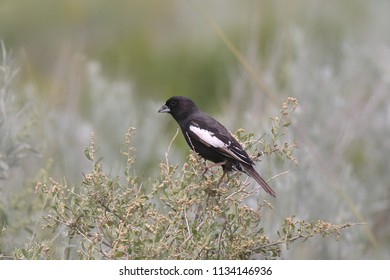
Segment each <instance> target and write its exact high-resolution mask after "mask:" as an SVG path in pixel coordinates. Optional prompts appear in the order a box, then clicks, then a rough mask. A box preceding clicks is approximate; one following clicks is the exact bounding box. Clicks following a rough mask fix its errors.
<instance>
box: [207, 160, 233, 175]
mask: <svg viewBox="0 0 390 280" xmlns="http://www.w3.org/2000/svg"><path fill="white" fill-rule="evenodd" d="M226 163H227V161H226V160H224V161H222V162H216V163H214V164H211V165H209V166H207V165H206V166H205V167H204V171H203V172H202V177H203V176H204V174H206V172H207V171H208V170H209V169H210V168H213V167H216V166H222V165H225V164H226Z"/></svg>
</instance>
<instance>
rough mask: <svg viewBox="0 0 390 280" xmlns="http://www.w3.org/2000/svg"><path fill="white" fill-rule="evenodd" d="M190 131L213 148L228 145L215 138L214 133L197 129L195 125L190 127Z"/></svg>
mask: <svg viewBox="0 0 390 280" xmlns="http://www.w3.org/2000/svg"><path fill="white" fill-rule="evenodd" d="M190 130H191V131H192V132H193V133H195V134H196V135H197V136H198V137H199V138H200V139H202V140H203V141H204V142H206V143H208V144H209V145H211V146H213V147H214V148H222V147H227V145H226V144H225V143H224V142H222V141H221V140H220V139H218V137H216V136H214V133H212V132H211V131H208V130H206V129H202V128H199V127H196V126H194V125H190Z"/></svg>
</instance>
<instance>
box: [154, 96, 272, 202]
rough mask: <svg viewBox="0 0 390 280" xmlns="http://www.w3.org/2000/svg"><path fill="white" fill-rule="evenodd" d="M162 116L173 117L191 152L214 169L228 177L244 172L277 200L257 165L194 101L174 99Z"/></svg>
mask: <svg viewBox="0 0 390 280" xmlns="http://www.w3.org/2000/svg"><path fill="white" fill-rule="evenodd" d="M158 112H159V113H169V114H171V115H172V117H173V118H174V119H175V120H176V121H177V123H178V124H179V126H180V128H181V131H182V132H183V135H184V138H185V139H186V141H187V143H188V145H189V146H190V147H191V149H192V150H194V151H195V152H197V153H198V154H199V155H200V156H202V157H203V158H205V159H207V160H210V161H212V162H214V163H215V164H214V165H217V166H218V165H220V166H222V168H223V171H224V175H225V173H226V172H229V171H232V170H233V169H236V170H239V171H241V172H244V173H246V174H248V175H249V176H251V177H252V178H253V179H255V180H256V181H257V183H259V185H260V186H261V187H262V188H263V189H264V190H265V191H266V192H267V193H269V194H270V195H272V196H274V197H276V194H275V192H274V191H273V190H272V189H271V187H270V186H269V185H268V184H267V182H266V181H265V180H264V179H263V178H262V177H261V176H260V175H259V174H258V173H257V172H256V170H255V169H254V168H253V166H254V162H253V161H252V160H251V158H250V157H249V155H248V154H247V152H246V151H245V150H244V149H243V148H242V147H241V145H240V144H239V143H238V142H237V140H236V139H235V138H234V137H233V136H232V135H231V134H230V132H229V131H228V130H227V129H226V128H225V127H224V126H223V125H222V124H220V123H219V122H218V121H217V120H215V119H214V118H212V117H210V116H209V115H207V114H205V113H203V112H201V111H200V110H199V108H198V107H197V106H196V104H195V103H194V102H193V101H192V100H191V99H189V98H187V97H184V96H174V97H171V98H169V99H168V100H167V101H166V103H165V104H164V105H163V106H162V107H161V108H160V110H158ZM224 175H223V176H224ZM223 176H222V178H223ZM222 178H221V179H220V181H221V180H222Z"/></svg>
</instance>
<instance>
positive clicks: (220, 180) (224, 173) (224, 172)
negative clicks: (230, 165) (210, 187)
mask: <svg viewBox="0 0 390 280" xmlns="http://www.w3.org/2000/svg"><path fill="white" fill-rule="evenodd" d="M226 173H227V172H226V171H225V170H223V174H222V176H221V178H219V180H218V183H217V188H219V185H220V184H221V182H222V180H223V178H224V177H225V175H226Z"/></svg>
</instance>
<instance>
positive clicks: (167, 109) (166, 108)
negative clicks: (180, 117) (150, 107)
mask: <svg viewBox="0 0 390 280" xmlns="http://www.w3.org/2000/svg"><path fill="white" fill-rule="evenodd" d="M158 112H159V113H169V112H171V110H170V109H169V107H168V106H167V105H163V106H162V107H161V108H160V110H158Z"/></svg>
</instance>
